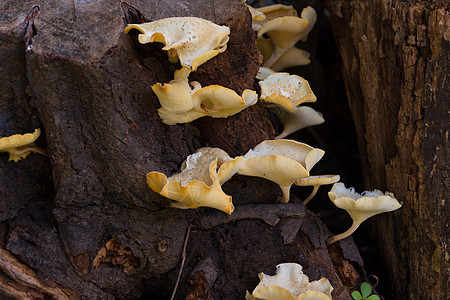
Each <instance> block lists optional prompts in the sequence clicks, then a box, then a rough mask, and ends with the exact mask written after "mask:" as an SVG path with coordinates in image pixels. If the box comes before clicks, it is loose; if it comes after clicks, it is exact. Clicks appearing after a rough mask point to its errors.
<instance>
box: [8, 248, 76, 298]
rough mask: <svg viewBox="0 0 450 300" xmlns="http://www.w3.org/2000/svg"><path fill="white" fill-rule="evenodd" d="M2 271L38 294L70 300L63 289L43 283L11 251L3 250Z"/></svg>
mask: <svg viewBox="0 0 450 300" xmlns="http://www.w3.org/2000/svg"><path fill="white" fill-rule="evenodd" d="M0 269H1V270H2V271H3V272H5V273H6V274H7V275H8V276H9V277H11V278H12V279H13V280H14V281H15V282H17V283H18V284H20V285H22V286H25V287H29V288H33V289H37V290H38V292H41V293H44V294H49V295H51V296H53V297H54V298H55V299H69V297H68V295H66V294H65V293H64V292H63V291H62V290H61V289H59V288H53V287H50V286H47V285H46V284H44V283H42V282H41V281H40V280H39V279H38V277H37V275H36V273H35V272H34V271H33V270H32V269H30V268H29V267H27V266H26V265H24V264H22V263H21V262H19V261H18V260H17V259H16V258H15V257H14V256H13V255H12V254H11V253H10V252H9V251H7V250H5V249H1V248H0Z"/></svg>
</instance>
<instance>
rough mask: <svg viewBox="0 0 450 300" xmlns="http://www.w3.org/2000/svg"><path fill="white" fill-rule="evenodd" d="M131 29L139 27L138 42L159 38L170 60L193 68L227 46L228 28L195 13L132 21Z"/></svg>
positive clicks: (127, 28) (154, 40) (127, 29)
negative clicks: (142, 21) (194, 14)
mask: <svg viewBox="0 0 450 300" xmlns="http://www.w3.org/2000/svg"><path fill="white" fill-rule="evenodd" d="M131 29H137V30H139V32H140V34H139V36H138V39H139V42H140V43H141V44H147V43H153V42H160V43H163V44H164V45H165V46H164V47H163V50H167V51H168V52H167V53H168V56H169V61H170V62H171V63H176V62H178V60H179V61H180V63H181V65H182V66H187V67H189V68H190V69H192V70H194V71H195V70H197V67H198V66H200V65H201V64H203V63H204V62H206V61H208V60H209V59H211V58H213V57H214V56H216V55H217V54H219V53H222V52H224V51H225V50H226V48H227V42H228V40H229V34H230V28H228V27H227V26H219V25H217V24H214V23H213V22H210V21H208V20H205V19H201V18H195V17H174V18H167V19H161V20H158V21H154V22H149V23H142V24H131V25H128V26H127V27H126V28H125V33H128V32H129V31H130V30H131Z"/></svg>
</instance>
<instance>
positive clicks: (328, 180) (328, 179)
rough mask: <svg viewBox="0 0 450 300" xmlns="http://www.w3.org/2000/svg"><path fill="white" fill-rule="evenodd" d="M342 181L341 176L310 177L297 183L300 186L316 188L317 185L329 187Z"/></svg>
mask: <svg viewBox="0 0 450 300" xmlns="http://www.w3.org/2000/svg"><path fill="white" fill-rule="evenodd" d="M339 179H340V176H339V175H318V176H309V177H305V178H301V179H299V180H297V181H296V182H295V185H298V186H316V185H327V184H333V183H336V182H338V181H339Z"/></svg>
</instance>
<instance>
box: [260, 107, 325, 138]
mask: <svg viewBox="0 0 450 300" xmlns="http://www.w3.org/2000/svg"><path fill="white" fill-rule="evenodd" d="M269 109H270V110H272V111H273V112H274V113H275V114H276V115H277V116H278V117H279V118H280V120H281V123H283V132H281V133H280V134H279V135H277V136H276V137H275V139H282V138H285V137H286V136H288V135H290V134H291V133H294V132H296V131H297V130H300V129H303V128H306V127H310V126H314V125H319V124H322V123H323V122H325V120H324V119H323V117H322V114H321V113H319V112H317V111H315V110H314V109H312V108H311V107H308V106H300V107H299V106H297V107H294V109H293V111H290V110H289V109H287V108H285V107H283V106H281V105H276V106H275V107H269Z"/></svg>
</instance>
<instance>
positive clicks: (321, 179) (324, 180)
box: [295, 175, 340, 205]
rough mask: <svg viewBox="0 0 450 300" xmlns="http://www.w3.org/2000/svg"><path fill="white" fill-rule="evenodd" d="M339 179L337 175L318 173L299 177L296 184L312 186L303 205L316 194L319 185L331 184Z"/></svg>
mask: <svg viewBox="0 0 450 300" xmlns="http://www.w3.org/2000/svg"><path fill="white" fill-rule="evenodd" d="M339 179H340V176H339V175H319V176H309V177H306V178H301V179H299V180H297V181H296V182H295V185H297V186H313V187H314V189H313V190H312V192H311V194H310V195H309V196H308V198H306V199H305V200H303V205H306V204H308V202H309V201H311V199H312V198H313V197H314V196H315V195H316V193H317V191H318V190H319V187H320V186H321V185H327V184H333V183H336V182H338V181H339Z"/></svg>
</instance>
